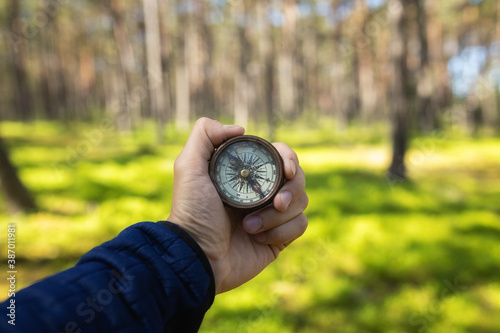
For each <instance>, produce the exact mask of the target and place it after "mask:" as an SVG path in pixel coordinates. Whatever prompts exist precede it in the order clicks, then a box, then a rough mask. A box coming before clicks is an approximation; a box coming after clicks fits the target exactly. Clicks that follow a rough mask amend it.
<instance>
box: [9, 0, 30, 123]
mask: <svg viewBox="0 0 500 333" xmlns="http://www.w3.org/2000/svg"><path fill="white" fill-rule="evenodd" d="M9 5H10V8H9V14H8V15H7V17H8V26H9V27H10V28H11V29H12V33H13V35H15V36H17V37H16V38H18V39H20V40H21V42H19V43H16V44H15V46H14V47H13V48H12V60H13V64H14V66H13V67H12V71H13V76H14V87H13V88H14V89H13V90H14V96H13V98H14V109H15V117H16V118H18V117H19V118H20V119H22V120H28V119H29V117H30V116H31V115H32V111H33V110H32V103H31V101H32V100H33V96H32V92H31V89H30V87H29V83H28V82H29V80H28V71H27V61H28V60H27V52H28V50H27V47H28V45H27V42H25V41H23V39H24V37H23V36H24V34H23V29H22V22H21V18H20V12H21V8H20V6H21V2H20V1H19V0H11V1H10V4H9Z"/></svg>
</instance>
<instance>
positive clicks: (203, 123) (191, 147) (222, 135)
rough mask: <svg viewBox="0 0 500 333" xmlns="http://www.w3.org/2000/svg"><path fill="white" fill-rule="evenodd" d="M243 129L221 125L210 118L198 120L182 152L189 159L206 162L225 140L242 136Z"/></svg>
mask: <svg viewBox="0 0 500 333" xmlns="http://www.w3.org/2000/svg"><path fill="white" fill-rule="evenodd" d="M243 133H245V129H244V128H243V127H241V126H238V125H226V126H224V125H222V124H221V123H219V122H218V121H216V120H213V119H210V118H205V117H203V118H200V119H198V120H197V121H196V122H195V124H194V126H193V129H192V130H191V134H190V135H189V138H188V140H187V142H186V145H185V146H184V149H183V152H185V153H186V155H188V156H189V157H190V158H192V157H195V158H198V157H199V158H200V159H203V160H204V161H208V160H209V159H210V156H212V153H213V152H214V149H215V148H216V147H218V146H219V145H221V144H222V143H223V142H224V141H226V140H227V139H230V138H232V137H235V136H238V135H242V134H243Z"/></svg>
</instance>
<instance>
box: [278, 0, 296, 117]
mask: <svg viewBox="0 0 500 333" xmlns="http://www.w3.org/2000/svg"><path fill="white" fill-rule="evenodd" d="M283 13H284V23H283V27H282V31H283V34H282V36H281V38H282V39H281V44H282V45H281V51H280V53H279V59H278V79H279V97H280V100H279V102H280V109H281V111H282V112H283V114H284V115H285V116H287V117H295V116H296V115H297V101H296V92H295V73H294V72H295V66H294V58H295V57H294V54H295V44H296V43H295V36H296V34H295V30H296V21H297V4H296V2H295V1H292V0H283Z"/></svg>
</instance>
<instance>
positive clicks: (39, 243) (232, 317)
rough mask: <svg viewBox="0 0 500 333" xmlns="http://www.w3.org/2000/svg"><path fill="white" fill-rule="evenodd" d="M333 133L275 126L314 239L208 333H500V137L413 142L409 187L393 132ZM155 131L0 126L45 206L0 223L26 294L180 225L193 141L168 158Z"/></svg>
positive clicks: (210, 323)
mask: <svg viewBox="0 0 500 333" xmlns="http://www.w3.org/2000/svg"><path fill="white" fill-rule="evenodd" d="M321 123H322V124H323V125H317V126H315V127H312V125H311V123H307V122H306V121H301V122H300V123H297V124H288V126H287V127H286V128H285V127H281V128H279V129H278V130H277V140H279V141H283V142H287V143H289V144H290V145H291V146H292V147H293V148H294V149H295V150H296V151H297V152H298V154H299V158H300V161H301V165H302V167H303V168H304V169H305V171H306V174H307V193H308V195H309V197H310V206H309V208H308V210H307V215H308V217H309V221H310V225H309V228H308V230H307V232H306V234H305V235H304V236H303V237H302V238H300V239H299V240H297V241H296V242H295V243H293V244H292V245H291V246H290V247H289V248H287V249H286V250H285V251H284V252H283V253H282V254H281V255H280V258H279V259H278V260H277V261H276V262H274V263H273V264H271V266H270V267H269V268H268V269H266V270H265V271H264V272H263V273H262V274H261V275H259V276H258V277H257V278H255V279H254V280H252V281H250V282H249V283H247V284H246V285H244V286H242V287H240V288H238V289H237V290H234V291H231V292H228V293H225V294H223V295H219V296H218V297H217V298H216V300H215V303H214V305H213V306H212V308H211V310H210V311H209V312H208V313H207V316H206V319H205V322H204V324H203V326H202V329H201V332H204V333H209V332H217V333H219V332H264V333H265V332H277V331H279V332H420V333H421V332H471V331H473V332H493V331H498V330H499V329H500V319H499V318H498V316H497V314H498V313H499V311H500V284H499V283H498V271H499V270H500V245H499V243H500V242H499V240H500V226H499V225H498V217H499V214H500V209H499V206H498V202H499V201H500V173H499V171H498V170H499V166H500V155H498V153H497V152H498V147H499V145H500V140H499V139H497V138H477V139H474V140H472V139H462V138H460V137H455V136H452V135H451V134H449V133H444V132H443V133H437V132H436V133H434V135H431V136H427V137H420V138H417V139H415V140H414V141H413V143H412V147H413V148H412V150H410V152H409V156H408V168H409V174H410V178H411V179H412V181H409V182H405V183H397V182H396V183H395V182H391V181H388V180H386V178H385V176H384V170H385V168H386V166H387V165H388V163H389V159H390V147H389V144H388V140H387V138H384V137H381V136H380V135H379V134H380V133H384V132H385V130H384V129H383V128H381V129H380V130H375V129H374V128H375V126H373V127H371V129H370V130H367V129H364V128H361V129H360V128H358V129H350V130H349V131H350V132H348V133H347V132H343V133H342V132H336V131H332V130H331V128H334V126H335V123H333V122H331V121H329V120H328V119H325V120H324V121H322V122H321ZM152 128H154V126H153V125H152V124H146V125H145V127H144V128H143V129H142V130H140V131H137V132H135V133H129V134H123V133H122V134H117V133H114V132H112V131H105V130H102V131H101V130H99V129H97V128H96V127H91V126H90V125H82V124H71V128H64V127H62V126H61V125H60V124H59V123H47V122H34V123H31V124H26V123H5V122H4V123H1V124H0V132H1V133H2V134H3V136H4V137H5V139H6V142H7V143H8V144H9V145H10V148H11V149H10V151H11V154H12V158H13V160H14V161H15V163H16V165H17V166H18V167H19V169H20V175H21V177H22V178H23V180H24V181H25V183H26V184H27V185H28V187H29V188H30V189H31V190H32V191H34V193H35V195H36V198H37V200H38V203H39V205H40V207H41V210H40V211H39V212H37V213H33V214H30V215H16V216H12V215H8V214H7V213H6V212H4V211H3V210H2V211H1V213H0V221H1V222H2V225H6V224H7V223H13V222H15V223H17V225H18V235H17V236H18V237H17V240H18V243H17V248H18V250H19V252H18V259H19V260H20V261H19V263H18V267H19V272H20V274H19V278H20V282H19V283H20V285H18V286H19V287H22V286H26V285H28V284H30V283H32V282H33V281H35V280H37V279H39V278H42V277H44V276H47V275H49V274H52V273H54V272H56V271H59V270H61V269H64V268H67V267H70V266H71V265H73V264H74V263H75V262H76V261H77V259H78V258H79V257H80V256H81V255H82V254H83V253H85V252H86V251H88V250H90V249H91V248H92V247H93V246H96V245H98V244H99V243H101V242H103V241H105V240H107V239H109V238H111V237H113V236H115V235H116V234H117V233H118V232H119V231H120V230H122V229H123V228H125V227H126V226H128V225H130V224H132V223H134V222H138V221H143V220H151V221H155V220H160V219H164V218H166V217H167V216H168V213H169V205H170V200H171V190H172V166H173V162H174V160H175V158H176V156H177V154H178V153H179V152H180V150H181V149H182V146H183V143H184V141H185V139H186V136H185V135H184V134H179V133H176V132H175V130H174V129H173V128H167V129H166V137H167V138H168V139H167V143H166V144H165V145H162V146H157V145H153V144H152V142H154V140H155V137H154V134H152V132H154V131H152V130H151V129H152ZM329 128H330V131H328V129H329ZM97 130H99V131H101V132H100V133H98V132H97ZM259 131H263V132H265V129H262V128H258V127H255V128H254V129H250V131H249V133H251V134H255V133H259ZM353 137H356V138H359V137H362V138H364V139H362V140H357V141H353V140H352V138H353ZM0 248H5V238H2V239H0ZM1 283H2V285H1V288H2V290H4V288H5V287H6V284H5V283H6V282H5V281H2V282H1ZM2 293H3V291H2ZM3 294H4V293H3ZM4 295H5V294H4Z"/></svg>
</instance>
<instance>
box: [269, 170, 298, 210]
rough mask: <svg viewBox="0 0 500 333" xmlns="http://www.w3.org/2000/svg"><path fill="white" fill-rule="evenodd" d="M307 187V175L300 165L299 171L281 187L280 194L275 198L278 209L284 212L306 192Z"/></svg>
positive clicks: (275, 206) (274, 204) (275, 205)
mask: <svg viewBox="0 0 500 333" xmlns="http://www.w3.org/2000/svg"><path fill="white" fill-rule="evenodd" d="M305 187H306V176H305V174H304V170H302V168H301V167H300V166H299V168H298V171H297V172H296V174H295V177H293V179H292V180H288V181H287V182H285V184H284V185H283V186H282V187H281V189H280V191H279V192H278V194H277V195H276V196H275V197H274V199H273V206H274V208H275V209H276V210H277V211H280V212H284V211H286V210H287V209H288V207H289V206H290V205H291V204H293V203H294V202H295V201H296V200H297V199H298V198H300V196H301V195H302V193H303V192H304V188H305Z"/></svg>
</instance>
